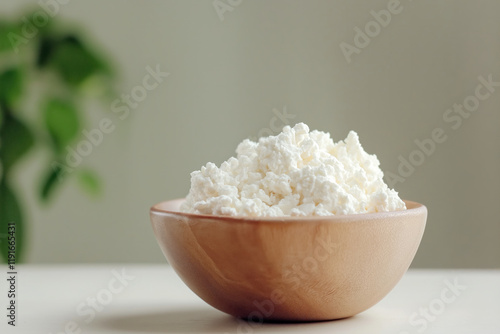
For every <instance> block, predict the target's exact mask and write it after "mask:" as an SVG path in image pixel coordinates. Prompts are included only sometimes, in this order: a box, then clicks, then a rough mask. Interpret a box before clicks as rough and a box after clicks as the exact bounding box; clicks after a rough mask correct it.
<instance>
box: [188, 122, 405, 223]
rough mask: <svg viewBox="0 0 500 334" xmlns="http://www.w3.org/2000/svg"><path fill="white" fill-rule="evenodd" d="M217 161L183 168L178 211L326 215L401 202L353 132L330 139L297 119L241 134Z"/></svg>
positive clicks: (400, 207)
mask: <svg viewBox="0 0 500 334" xmlns="http://www.w3.org/2000/svg"><path fill="white" fill-rule="evenodd" d="M236 153H237V156H236V158H235V157H231V158H229V160H227V161H225V162H223V163H222V165H221V166H220V167H217V166H216V165H215V164H213V163H211V162H209V163H207V165H206V166H204V167H201V170H199V171H195V172H193V173H191V189H190V191H189V194H188V195H187V197H186V201H185V202H184V203H183V204H182V206H181V211H183V212H190V213H197V214H209V215H227V216H252V217H255V216H268V217H278V216H328V215H345V214H354V213H367V212H381V211H395V210H404V209H406V206H405V203H404V202H403V201H402V200H401V199H400V198H399V196H398V193H397V192H396V191H394V190H393V189H389V187H388V186H387V184H385V182H384V180H383V176H384V173H383V172H382V170H381V169H380V167H379V165H380V162H379V161H378V159H377V157H376V156H375V155H371V154H368V153H366V152H365V151H364V149H363V147H362V146H361V144H360V142H359V137H358V134H357V133H356V132H354V131H351V132H349V134H348V136H347V138H346V139H345V140H344V141H339V142H338V143H334V142H333V140H332V139H331V138H330V134H329V133H325V132H321V131H316V130H314V131H309V127H308V126H307V125H306V124H304V123H299V124H297V125H295V126H294V127H293V128H291V127H289V126H286V127H284V128H283V132H281V133H280V134H278V135H277V136H270V137H265V138H261V139H259V142H258V143H256V142H253V141H251V140H248V139H246V140H244V141H243V142H242V143H241V144H239V145H238V148H237V149H236Z"/></svg>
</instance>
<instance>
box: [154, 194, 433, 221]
mask: <svg viewBox="0 0 500 334" xmlns="http://www.w3.org/2000/svg"><path fill="white" fill-rule="evenodd" d="M183 200H185V198H176V199H172V200H168V201H162V202H159V203H156V204H155V205H153V206H152V207H151V208H150V210H149V211H150V214H151V215H157V216H177V217H184V218H188V219H198V220H212V221H213V220H218V221H226V222H232V223H244V222H253V223H255V222H268V223H275V222H279V223H292V222H295V223H297V222H309V223H310V222H314V221H316V222H324V221H329V222H354V221H360V220H363V221H367V220H379V219H387V218H391V217H394V218H395V217H407V216H415V215H422V214H425V215H427V207H426V206H425V205H423V204H421V203H418V202H414V201H409V200H403V202H405V204H406V207H407V209H405V210H398V211H384V212H370V213H355V214H347V215H332V216H281V217H266V216H256V217H248V216H223V215H206V214H197V213H188V212H181V211H174V210H165V209H161V208H160V206H163V205H164V204H166V203H171V202H178V201H183ZM408 207H409V208H408Z"/></svg>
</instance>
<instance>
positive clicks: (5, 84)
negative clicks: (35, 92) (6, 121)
mask: <svg viewBox="0 0 500 334" xmlns="http://www.w3.org/2000/svg"><path fill="white" fill-rule="evenodd" d="M22 92H23V74H22V71H21V70H20V69H18V68H10V69H8V70H6V71H4V72H2V73H1V74H0V102H2V103H5V104H7V105H9V106H12V104H13V103H14V102H16V101H17V100H18V99H19V98H20V97H21V95H22Z"/></svg>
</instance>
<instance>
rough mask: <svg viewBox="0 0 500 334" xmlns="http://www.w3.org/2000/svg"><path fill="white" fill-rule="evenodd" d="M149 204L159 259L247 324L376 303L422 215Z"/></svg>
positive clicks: (399, 272) (418, 231)
mask: <svg viewBox="0 0 500 334" xmlns="http://www.w3.org/2000/svg"><path fill="white" fill-rule="evenodd" d="M182 201H183V199H178V200H173V201H167V202H162V203H159V204H157V205H155V206H153V207H152V208H151V211H150V213H151V221H152V224H153V230H154V233H155V236H156V239H157V241H158V244H159V245H160V247H161V249H162V251H163V254H165V257H166V258H167V260H168V262H169V263H170V264H171V265H172V267H173V268H174V270H175V271H176V272H177V274H178V275H179V276H180V277H181V279H182V280H183V281H184V282H185V283H186V284H187V286H188V287H189V288H190V289H191V290H193V291H194V292H195V293H196V294H197V295H198V296H200V298H202V299H203V300H204V301H206V302H207V303H208V304H210V305H212V306H213V307H215V308H217V309H219V310H221V311H222V312H226V313H229V314H231V315H233V316H235V317H241V318H246V319H249V320H251V321H257V322H262V321H267V320H272V321H317V320H331V319H339V318H345V317H350V316H353V315H355V314H358V313H360V312H362V311H364V310H366V309H368V308H369V307H371V306H373V305H374V304H376V303H377V302H379V301H380V300H381V299H382V298H383V297H384V296H385V295H387V293H389V291H391V289H392V288H393V287H394V286H395V285H396V284H397V282H398V281H399V280H400V279H401V277H402V276H403V275H404V273H405V272H406V270H407V269H408V267H409V266H410V263H411V262H412V260H413V257H414V256H415V253H416V251H417V248H418V246H419V244H420V240H421V239H422V235H423V233H424V228H425V222H426V219H427V209H426V207H425V206H424V205H422V204H418V203H416V202H410V201H405V203H406V206H407V208H408V209H407V210H404V211H393V212H380V213H368V214H356V215H343V216H328V217H281V218H249V217H228V216H209V215H195V214H188V213H182V212H179V211H178V210H179V206H180V204H181V203H182Z"/></svg>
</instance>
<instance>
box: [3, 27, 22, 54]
mask: <svg viewBox="0 0 500 334" xmlns="http://www.w3.org/2000/svg"><path fill="white" fill-rule="evenodd" d="M13 34H14V35H15V36H22V34H21V27H20V26H19V25H17V24H10V23H8V22H0V52H2V51H13V50H14V49H15V47H14V45H13V44H12V42H13V41H12V35H13Z"/></svg>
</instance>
